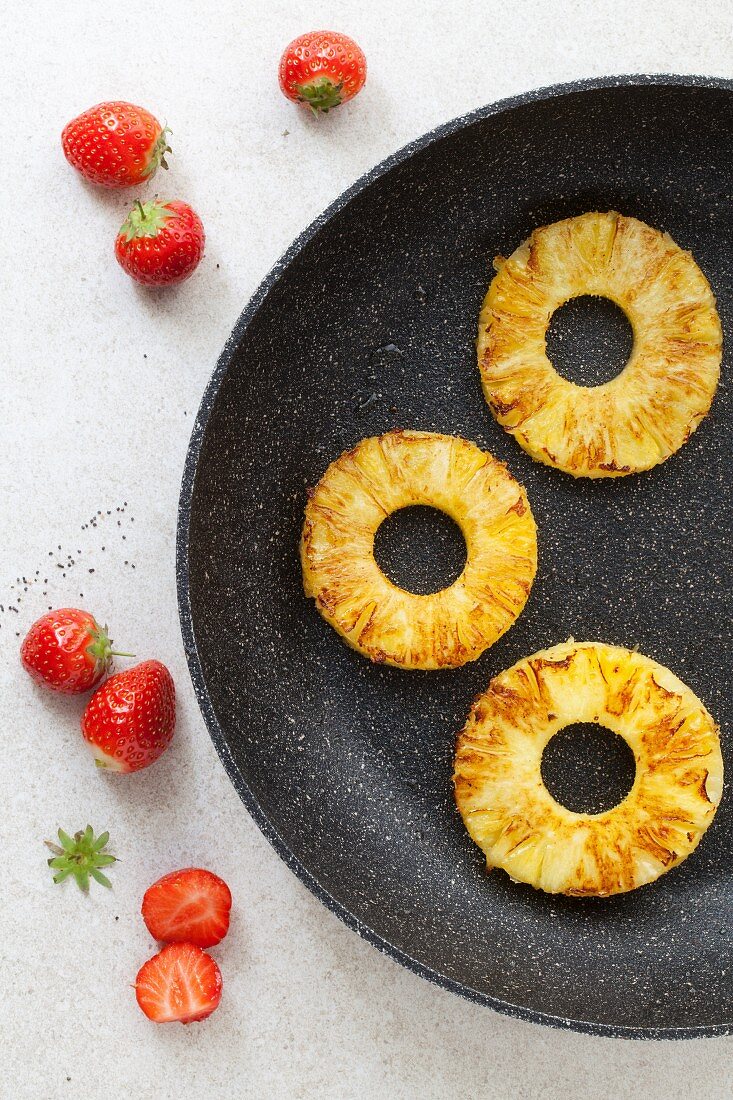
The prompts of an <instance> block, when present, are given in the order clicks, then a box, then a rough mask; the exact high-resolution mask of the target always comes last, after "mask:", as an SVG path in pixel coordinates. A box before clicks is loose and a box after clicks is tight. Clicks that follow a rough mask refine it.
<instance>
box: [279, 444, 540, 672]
mask: <svg viewBox="0 0 733 1100" xmlns="http://www.w3.org/2000/svg"><path fill="white" fill-rule="evenodd" d="M415 504H422V505H429V506H431V507H433V508H438V509H440V510H441V511H443V512H447V514H448V515H449V516H451V517H452V518H453V519H454V520H455V522H456V523H457V524H458V525H459V527H460V528H461V530H462V532H463V536H464V538H465V540H466V555H467V556H466V565H465V568H464V570H463V572H462V573H461V575H460V576H459V577H458V579H457V580H456V581H455V582H454V583H453V584H452V585H450V586H449V587H448V588H444V589H443V590H442V591H440V592H434V593H431V594H429V595H417V594H415V593H412V592H405V591H404V590H403V589H401V588H398V587H397V586H396V585H394V584H393V583H392V582H391V581H390V580H389V579H388V578H387V577H386V576H385V575H384V573H383V572H382V570H381V569H380V568H379V566H378V565H377V563H376V561H375V558H374V535H375V533H376V530H377V528H378V527H379V525H380V523H381V522H382V521H383V520H384V519H386V517H387V516H389V515H390V514H391V513H392V512H396V511H397V510H398V509H400V508H408V507H410V506H411V505H415ZM300 554H301V562H302V566H303V582H304V587H305V592H306V595H308V596H312V597H313V598H314V599H315V601H316V606H317V607H318V610H319V611H320V612H321V614H322V615H323V617H324V618H325V619H326V620H327V621H328V622H329V623H331V625H332V626H333V627H334V628H335V629H336V630H337V631H338V633H339V634H341V635H342V637H343V638H344V639H345V640H346V641H347V642H348V643H349V645H351V646H353V647H354V649H357V650H359V652H360V653H363V654H364V655H365V656H367V657H370V658H371V659H372V660H373V661H378V662H386V663H387V664H390V665H396V666H397V667H399V668H410V669H412V668H425V669H435V668H455V667H457V666H458V665H462V664H464V663H465V662H466V661H473V660H475V658H476V657H478V656H479V655H480V654H481V653H482V652H483V651H484V650H485V649H486V648H487V647H488V646H490V645H492V644H493V643H494V642H495V641H496V639H497V638H498V637H499V636H500V635H501V634H503V633H504V631H505V630H507V629H508V627H510V626H511V625H512V623H513V622H514V620H515V619H516V618H517V616H518V615H519V613H520V611H521V610H522V608H523V607H524V605H525V603H526V601H527V596H528V595H529V590H530V587H531V585H532V581H533V579H534V575H535V571H536V568H537V540H536V528H535V523H534V519H533V517H532V512H531V511H530V507H529V503H528V501H527V497H526V495H525V492H524V489H523V488H522V487H521V485H519V484H518V483H517V482H516V481H515V480H514V478H513V477H512V476H511V474H510V473H509V472H508V470H507V469H506V467H505V466H503V465H502V464H501V463H499V462H497V461H496V459H494V458H492V456H491V455H489V454H487V453H486V452H485V451H481V450H479V448H478V447H477V446H475V444H473V443H469V442H468V441H467V440H465V439H459V438H457V437H455V436H449V435H437V434H433V433H430V432H408V431H393V432H388V433H387V434H386V435H382V436H375V437H373V438H371V439H363V440H362V441H361V443H359V444H357V446H356V447H354V449H353V450H352V451H347V452H346V453H345V454H343V455H341V457H340V458H337V459H336V461H335V462H333V463H331V465H330V466H329V468H328V469H327V470H326V473H325V474H324V475H323V477H322V478H321V480H320V482H319V483H318V485H317V486H316V488H315V489H313V490H312V492H311V493H310V499H309V500H308V504H307V506H306V510H305V523H304V525H303V536H302V539H301V544H300Z"/></svg>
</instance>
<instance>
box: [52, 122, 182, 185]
mask: <svg viewBox="0 0 733 1100" xmlns="http://www.w3.org/2000/svg"><path fill="white" fill-rule="evenodd" d="M167 134H168V128H167V127H165V129H164V128H163V127H162V126H161V125H160V123H159V122H158V120H157V118H154V117H153V115H151V114H150V111H146V110H145V108H144V107H135V106H134V104H132V103H98V104H97V106H96V107H90V108H89V110H88V111H84V113H83V114H81V115H79V116H78V117H77V118H73V119H72V120H71V122H69V123H68V124H67V125H66V126H65V127H64V130H63V133H62V134H61V144H62V146H63V149H64V154H65V156H66V159H67V160H68V162H69V164H72V165H73V166H74V168H77V169H78V170H79V171H80V172H81V174H82V176H84V178H85V179H88V180H91V182H92V183H98V184H100V186H101V187H135V186H136V185H137V184H140V183H144V182H145V181H146V180H150V179H152V178H153V176H154V175H155V173H156V170H157V169H158V166H159V165H162V166H163V167H164V168H167V167H168V165H167V164H166V161H165V155H166V153H170V151H171V150H170V146H169V145H168V137H167Z"/></svg>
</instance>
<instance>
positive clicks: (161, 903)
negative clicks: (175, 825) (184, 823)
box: [142, 867, 232, 947]
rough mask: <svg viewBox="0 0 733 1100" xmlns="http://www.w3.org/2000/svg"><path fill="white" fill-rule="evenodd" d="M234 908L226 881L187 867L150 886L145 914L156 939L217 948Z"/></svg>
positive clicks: (146, 896) (207, 872)
mask: <svg viewBox="0 0 733 1100" xmlns="http://www.w3.org/2000/svg"><path fill="white" fill-rule="evenodd" d="M231 907H232V895H231V892H230V890H229V887H228V886H227V884H226V883H225V882H224V880H223V879H220V878H219V876H218V875H214V874H212V872H211V871H204V870H203V869H202V868H200V867H186V868H184V869H183V870H181V871H172V872H171V874H169V875H164V876H163V878H160V879H158V881H157V882H154V883H153V885H152V886H149V887H148V889H147V890H146V891H145V896H144V897H143V904H142V914H143V920H144V921H145V923H146V925H147V926H148V931H149V932H150V935H151V936H153V937H154V938H155V939H156V940H162V941H163V942H164V943H176V942H187V943H195V944H197V945H198V946H199V947H213V946H214V944H215V943H219V941H220V940H223V939H224V936H226V934H227V932H228V930H229V911H230V910H231Z"/></svg>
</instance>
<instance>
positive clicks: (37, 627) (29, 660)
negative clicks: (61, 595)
mask: <svg viewBox="0 0 733 1100" xmlns="http://www.w3.org/2000/svg"><path fill="white" fill-rule="evenodd" d="M121 656H122V655H121ZM112 657H113V651H112V643H111V642H110V640H109V637H108V636H107V627H106V626H105V627H101V626H98V625H97V622H96V620H95V619H94V617H93V616H92V615H90V614H89V612H88V611H79V610H78V609H77V608H74V607H62V608H61V609H60V610H59V611H49V612H48V613H47V614H46V615H42V616H41V618H40V619H38V620H37V621H36V622H35V623H34V624H33V626H32V627H31V628H30V630H29V631H28V633H27V634H26V636H25V639H24V640H23V644H22V645H21V647H20V659H21V661H22V662H23V667H24V668H25V669H26V671H27V672H29V673H30V675H31V676H32V677H33V679H34V680H36V681H38V683H43V684H45V685H46V686H47V687H50V688H51V689H52V690H53V691H60V692H63V693H64V694H67V695H76V694H78V693H79V692H82V691H89V690H90V688H93V687H94V686H95V685H96V684H98V683H99V681H100V680H101V679H102V677H103V676H104V675H105V673H106V672H108V670H109V668H110V666H111V664H112Z"/></svg>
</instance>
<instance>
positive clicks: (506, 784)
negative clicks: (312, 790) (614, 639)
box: [453, 639, 723, 897]
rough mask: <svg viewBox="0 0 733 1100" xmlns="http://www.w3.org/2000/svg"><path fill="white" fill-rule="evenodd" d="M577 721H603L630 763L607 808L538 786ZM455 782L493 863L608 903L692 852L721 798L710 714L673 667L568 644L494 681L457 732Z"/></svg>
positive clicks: (536, 882) (535, 882)
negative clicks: (624, 790) (629, 754)
mask: <svg viewBox="0 0 733 1100" xmlns="http://www.w3.org/2000/svg"><path fill="white" fill-rule="evenodd" d="M573 722H598V723H600V724H602V725H604V726H607V727H608V728H609V729H611V730H613V731H614V732H615V733H618V734H620V735H621V736H622V737H623V738H624V739H625V740H626V742H627V743H628V745H629V746H630V747H631V749H632V751H633V753H634V756H635V758H636V778H635V781H634V785H633V787H632V788H631V791H630V792H629V794H628V795H627V796H626V798H625V799H624V800H623V801H622V802H621V803H620V804H619V805H618V806H615V807H614V808H613V809H612V810H609V811H607V812H606V813H602V814H595V815H591V814H578V813H573V812H571V811H570V810H568V809H566V808H565V807H564V806H561V805H559V804H558V803H557V802H555V800H554V799H553V797H552V796H551V795H550V793H549V791H548V790H547V788H546V787H545V785H544V783H543V782H542V777H541V773H540V761H541V759H542V752H543V750H544V748H545V745H546V744H547V742H548V741H549V740H550V738H551V737H552V736H553V735H554V734H555V733H557V732H558V731H559V730H560V729H562V728H563V727H564V726H567V725H569V724H570V723H573ZM453 779H454V783H455V795H456V803H457V805H458V809H459V810H460V813H461V816H462V817H463V821H464V823H465V825H466V828H467V829H468V831H469V833H470V835H471V837H472V838H473V839H474V840H475V841H476V843H477V844H478V845H479V847H480V848H481V849H482V850H483V852H484V853H485V855H486V859H487V863H488V866H489V868H491V867H502V868H503V869H504V870H505V871H507V872H508V874H509V875H511V877H512V878H513V879H516V880H518V881H520V882H527V883H529V884H530V885H532V886H535V887H538V888H539V889H541V890H546V891H547V892H548V893H551V894H572V895H578V896H580V895H597V896H603V897H605V896H606V895H608V894H619V893H624V892H625V891H627V890H633V889H635V888H636V887H637V886H642V885H643V884H644V883H646V882H653V881H654V879H656V878H658V877H659V875H661V874H663V873H664V872H665V871H668V870H670V868H672V867H674V866H676V865H677V864H678V863H680V862H681V861H682V860H683V859H684V858H685V857H686V856H688V855H689V854H690V852H691V851H692V850H693V849H694V848H695V847H696V845H697V843H698V841H699V840H700V838H701V836H702V834H703V833H704V832H705V830H706V829H707V827H708V825H709V824H710V822H711V821H712V819H713V816H714V814H715V810H716V808H717V805H718V802H719V801H720V796H721V793H722V787H723V761H722V757H721V754H720V743H719V741H718V732H717V727H716V725H715V723H714V721H713V719H712V718H711V717H710V715H709V714H708V712H707V710H706V709H705V707H704V706H703V704H702V703H701V702H700V700H699V699H698V698H697V697H696V696H695V695H694V694H693V692H692V691H691V690H690V689H689V688H688V687H686V686H685V685H684V684H683V683H681V681H680V680H678V679H677V677H676V676H674V675H673V673H671V672H670V671H669V669H666V668H664V667H663V666H662V665H659V664H657V663H656V662H655V661H652V660H650V659H649V658H648V657H643V656H642V655H641V654H640V653H635V652H629V651H628V650H626V649H617V648H616V647H614V646H608V645H602V644H600V643H596V642H584V643H580V644H576V643H575V642H573V640H572V639H570V641H568V642H566V643H564V644H563V645H558V646H555V647H554V648H552V649H547V650H543V651H542V652H540V653H535V654H534V656H532V657H527V658H526V659H525V660H523V661H519V663H518V664H516V665H514V667H513V668H510V669H509V670H508V671H506V672H502V673H501V674H500V675H499V676H497V677H496V679H495V680H492V682H491V684H490V685H489V688H488V690H487V691H486V692H485V693H484V694H483V695H481V696H479V698H478V699H477V700H476V702H475V703H474V706H473V709H472V711H471V714H470V715H469V718H468V721H467V722H466V725H465V727H464V729H463V731H462V732H461V734H460V736H459V739H458V746H457V750H456V760H455V774H454V777H453Z"/></svg>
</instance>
